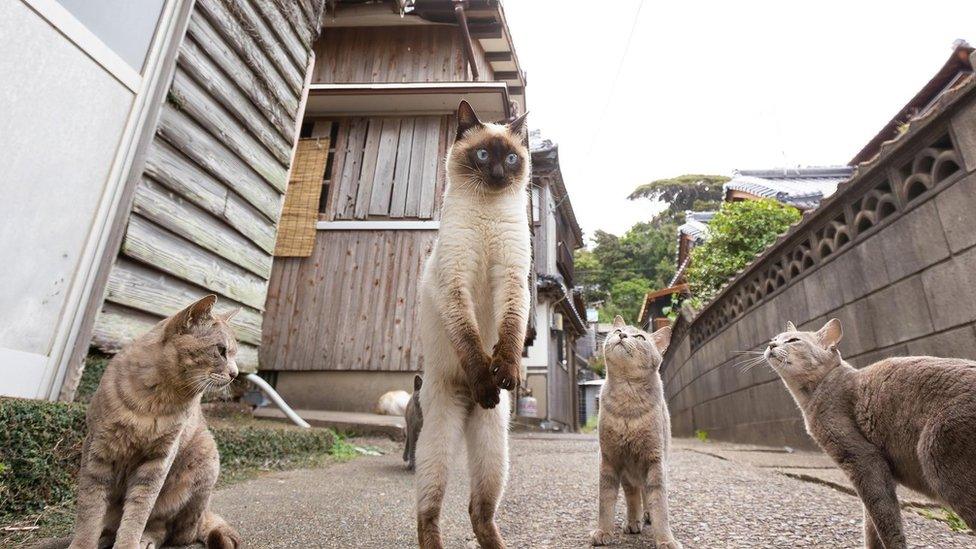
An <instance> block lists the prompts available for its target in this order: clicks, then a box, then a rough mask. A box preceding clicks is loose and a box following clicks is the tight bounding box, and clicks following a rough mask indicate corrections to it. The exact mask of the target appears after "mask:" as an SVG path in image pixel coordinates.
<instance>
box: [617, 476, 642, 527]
mask: <svg viewBox="0 0 976 549" xmlns="http://www.w3.org/2000/svg"><path fill="white" fill-rule="evenodd" d="M621 485H622V486H623V489H624V501H625V502H626V503H627V523H626V524H624V532H626V533H628V534H640V533H641V529H642V528H643V524H642V518H643V517H642V516H641V515H643V509H642V507H641V500H642V499H643V496H642V492H643V490H644V487H643V483H638V482H634V479H631V478H630V477H629V476H628V475H624V476H623V478H622V479H621Z"/></svg>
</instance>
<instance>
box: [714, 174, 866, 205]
mask: <svg viewBox="0 0 976 549" xmlns="http://www.w3.org/2000/svg"><path fill="white" fill-rule="evenodd" d="M853 171H854V170H853V168H851V167H850V166H829V167H815V168H784V169H779V170H737V171H736V172H735V174H734V175H733V176H732V179H731V180H729V181H728V182H727V183H725V184H724V185H723V186H722V188H723V190H724V191H726V192H728V191H730V190H735V191H742V192H745V193H749V194H752V195H755V196H761V197H765V198H773V199H775V200H778V201H779V202H782V203H784V204H789V205H791V206H796V207H797V208H799V209H801V210H810V209H813V208H816V207H817V206H818V205H819V204H820V201H821V200H823V199H824V198H826V197H828V196H830V195H832V194H833V193H834V191H835V190H836V189H837V185H838V184H840V183H842V182H844V181H846V180H847V179H849V178H850V176H851V174H852V173H853Z"/></svg>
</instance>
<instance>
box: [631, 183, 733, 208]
mask: <svg viewBox="0 0 976 549" xmlns="http://www.w3.org/2000/svg"><path fill="white" fill-rule="evenodd" d="M728 180H729V178H728V177H725V176H724V175H705V174H685V175H679V176H677V177H671V178H668V179H658V180H655V181H651V182H650V183H644V184H643V185H640V186H638V187H637V188H636V189H634V191H633V192H632V193H630V196H628V197H627V198H629V199H630V200H637V199H639V198H649V199H651V200H663V201H664V202H667V203H668V210H670V211H671V212H672V213H677V212H683V211H685V210H701V209H706V208H707V207H708V206H712V207H715V206H717V205H718V204H719V203H720V202H721V200H722V184H724V183H725V182H726V181H728ZM703 206H704V208H703Z"/></svg>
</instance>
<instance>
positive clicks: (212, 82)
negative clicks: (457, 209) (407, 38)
mask: <svg viewBox="0 0 976 549" xmlns="http://www.w3.org/2000/svg"><path fill="white" fill-rule="evenodd" d="M324 4H325V0H295V1H292V2H277V1H271V0H143V1H140V2H117V1H109V0H87V1H84V2H82V1H78V0H10V1H7V2H3V3H0V36H2V37H3V39H0V47H2V48H3V56H2V60H0V67H2V69H0V72H2V74H3V79H2V81H0V94H2V95H3V97H4V98H5V99H7V101H6V103H5V107H4V110H5V116H4V121H3V128H2V130H0V151H2V152H0V165H2V166H3V167H2V168H0V186H2V188H3V193H4V200H3V202H2V205H0V227H2V229H0V231H2V234H3V238H2V239H0V252H2V254H3V256H4V257H5V258H8V261H10V262H11V263H12V265H11V266H9V267H8V268H7V269H5V270H4V274H3V282H4V292H2V294H0V311H2V313H0V363H2V365H3V366H2V367H3V369H4V370H3V375H0V394H3V395H14V396H23V397H36V398H49V399H56V398H59V397H60V398H63V399H70V398H71V397H72V395H73V392H74V389H75V387H76V385H77V382H78V379H79V377H80V373H81V370H82V363H83V357H84V356H85V354H86V353H87V351H88V348H89V343H94V345H96V346H97V347H99V348H101V349H104V350H108V351H113V350H116V349H118V348H119V346H120V345H122V344H123V343H125V342H127V341H129V340H130V339H131V338H132V336H133V335H137V334H140V333H142V332H143V331H145V330H146V329H147V328H148V327H149V326H151V325H152V324H153V323H155V322H156V321H158V320H159V319H160V318H162V317H163V316H166V315H168V314H171V313H173V312H175V311H177V310H178V309H180V308H182V307H183V306H184V305H185V304H186V303H188V302H190V301H191V300H193V299H196V298H199V297H200V296H201V295H203V294H206V293H216V294H218V295H219V297H220V302H219V307H221V308H228V307H232V306H240V307H242V313H241V314H239V315H237V316H236V317H235V319H234V325H235V327H236V328H237V333H238V335H239V338H240V340H241V356H240V357H239V363H240V365H241V367H242V369H243V370H245V371H253V370H254V369H255V368H256V367H257V365H258V354H257V346H258V344H259V343H260V341H261V323H262V314H263V309H264V304H265V293H266V288H267V280H268V278H269V277H270V275H271V270H272V269H271V266H272V252H273V251H274V246H275V235H276V231H277V225H278V220H279V216H280V212H281V206H282V201H283V195H284V192H285V188H286V185H287V181H288V173H289V167H290V163H291V158H292V150H293V147H294V145H295V141H296V137H297V134H298V128H299V126H298V123H297V122H298V119H299V117H298V115H299V113H300V112H301V111H302V108H301V104H302V103H303V101H304V96H305V93H306V90H307V85H306V81H307V78H308V75H309V74H310V72H311V71H310V69H311V67H312V64H311V62H310V61H311V59H312V44H313V42H314V41H315V39H316V37H317V36H318V34H319V30H320V24H319V21H320V17H321V14H322V12H323V9H324ZM96 317H97V319H96Z"/></svg>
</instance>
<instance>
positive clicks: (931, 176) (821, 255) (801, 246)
mask: <svg viewBox="0 0 976 549" xmlns="http://www.w3.org/2000/svg"><path fill="white" fill-rule="evenodd" d="M937 135H939V137H938V138H936V139H934V140H933V141H932V143H931V144H929V145H928V146H927V147H925V148H922V149H921V150H919V151H918V152H917V153H915V154H914V155H912V156H911V157H910V158H909V159H908V160H906V161H905V162H904V163H902V164H901V166H900V167H898V168H897V169H891V170H884V169H881V170H874V171H872V172H870V173H869V175H868V176H869V177H876V175H873V174H875V173H878V172H880V173H882V176H881V177H879V178H878V181H877V182H876V183H875V184H873V185H872V184H867V185H862V184H861V181H860V180H859V175H857V174H856V175H855V176H854V178H853V179H852V180H851V181H848V182H846V183H843V184H842V186H841V188H839V189H838V190H837V195H836V196H834V197H832V198H831V199H830V201H829V202H828V203H827V204H825V205H824V206H823V207H824V208H826V209H828V210H833V212H834V213H832V214H826V215H824V214H823V213H822V212H817V214H815V215H814V217H813V218H807V219H804V220H803V221H801V222H800V224H799V225H798V226H796V227H794V228H793V230H792V231H791V233H790V236H789V237H788V238H786V239H783V240H780V241H779V242H777V243H775V244H773V246H774V248H780V249H779V250H775V252H767V253H765V254H764V255H763V256H762V258H760V259H759V260H758V261H761V262H762V263H763V265H759V266H757V267H756V268H755V269H754V270H755V274H750V275H748V276H742V275H740V276H739V277H738V278H736V279H734V280H733V281H732V282H730V284H731V285H732V287H731V288H730V289H727V290H726V291H725V292H724V293H723V294H722V295H720V296H719V298H718V301H717V302H713V303H711V304H710V305H709V306H708V307H707V308H706V309H705V310H704V311H702V313H701V316H700V317H699V318H698V319H696V320H695V321H694V322H693V323H692V324H691V325H690V326H689V331H690V338H691V347H692V350H694V349H697V348H698V347H700V346H701V345H702V344H703V343H704V342H705V341H706V340H708V339H709V338H710V337H712V336H713V335H715V334H717V333H718V332H720V331H722V330H723V329H724V328H725V327H726V326H728V325H729V324H731V323H732V322H734V321H735V320H737V319H738V318H739V317H741V316H742V315H744V314H746V313H747V312H749V311H750V310H752V309H753V308H755V307H757V306H759V305H760V304H761V303H762V302H763V301H764V300H765V299H766V298H768V297H769V296H770V295H771V294H774V293H776V292H778V291H780V290H782V289H783V288H784V287H786V286H788V285H790V284H791V283H793V281H795V280H796V279H798V278H799V277H801V276H802V275H803V274H804V273H806V272H808V271H810V270H812V269H816V268H818V267H819V266H820V265H821V263H822V262H824V261H825V260H827V259H829V258H831V257H833V256H834V255H836V254H837V253H839V252H840V251H842V250H844V249H846V248H847V247H849V246H851V245H853V244H854V243H856V242H857V241H858V240H859V239H860V238H861V237H862V236H863V235H865V233H866V232H867V231H869V230H870V229H872V228H874V227H877V226H879V225H881V224H883V223H887V222H890V221H892V220H894V219H895V218H897V217H899V216H901V215H903V214H904V213H905V211H907V209H910V208H912V207H914V205H915V204H917V203H919V202H921V201H924V200H926V199H927V198H928V197H929V196H930V193H931V192H932V191H933V190H935V189H936V188H937V187H939V186H940V185H941V184H942V183H943V182H945V181H947V180H949V179H950V178H952V177H954V176H956V175H957V174H961V173H962V169H961V167H960V165H961V161H960V157H959V154H958V151H957V149H956V147H955V146H954V145H953V142H952V139H951V137H950V135H949V133H948V130H945V131H943V132H941V133H939V134H937ZM896 190H897V192H896ZM810 219H816V221H810ZM803 234H807V235H808V236H806V237H803V236H800V235H803Z"/></svg>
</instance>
